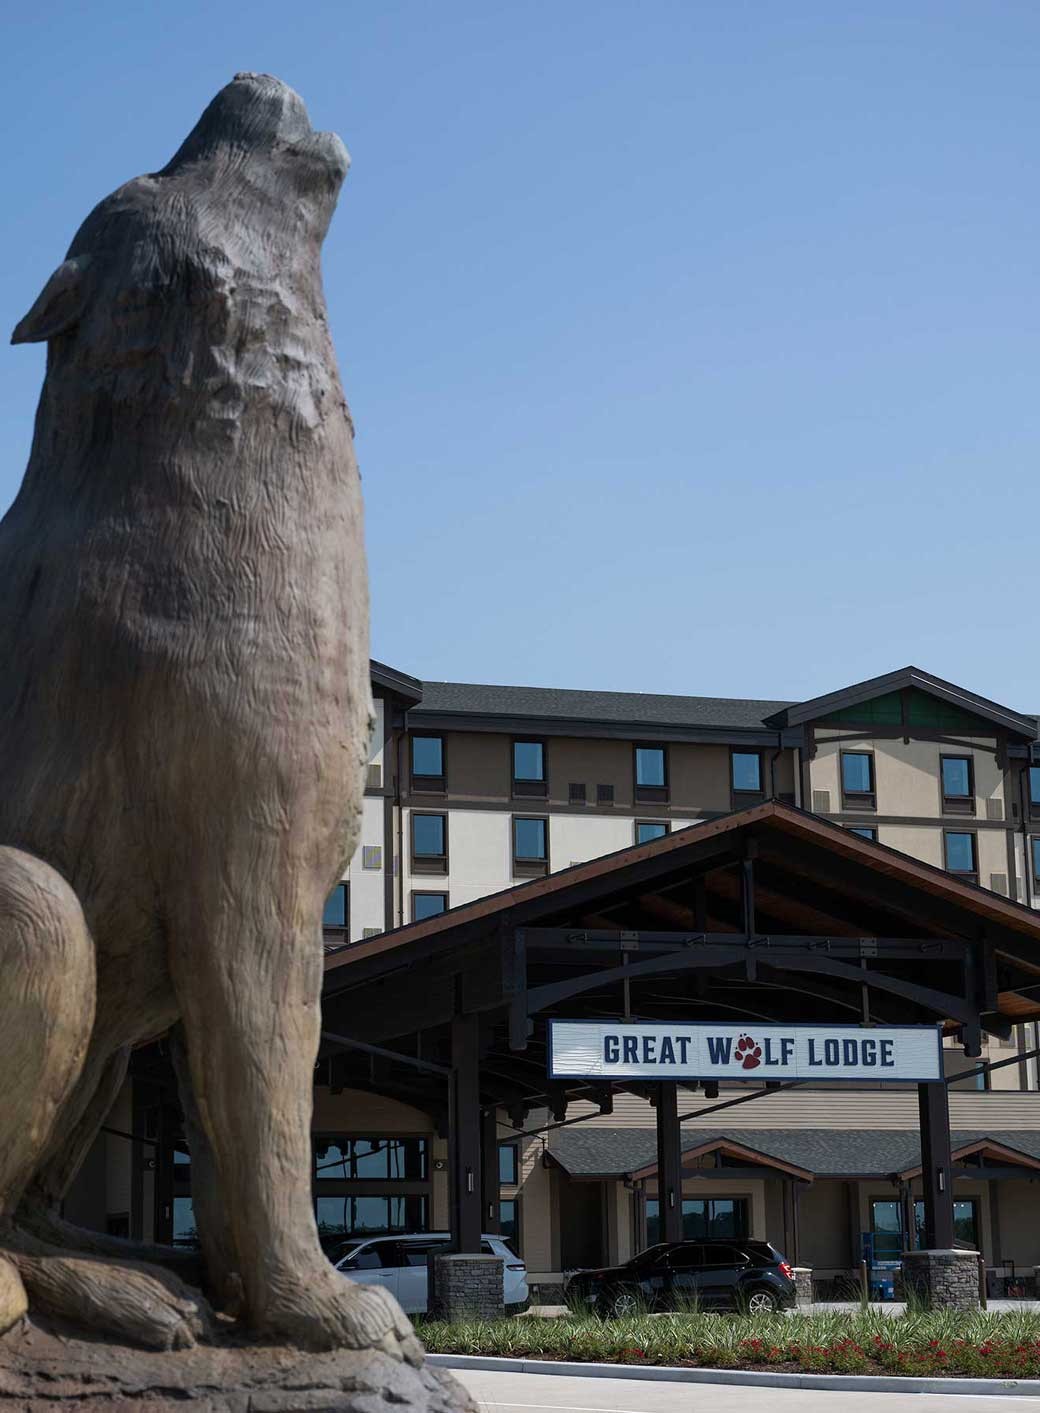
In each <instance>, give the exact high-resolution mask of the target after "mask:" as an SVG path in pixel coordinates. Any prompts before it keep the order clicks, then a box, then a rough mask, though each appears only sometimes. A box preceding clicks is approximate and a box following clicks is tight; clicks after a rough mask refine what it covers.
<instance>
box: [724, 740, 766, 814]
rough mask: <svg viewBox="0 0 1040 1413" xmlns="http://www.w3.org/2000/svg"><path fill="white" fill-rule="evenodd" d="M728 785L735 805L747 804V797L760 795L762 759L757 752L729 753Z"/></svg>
mask: <svg viewBox="0 0 1040 1413" xmlns="http://www.w3.org/2000/svg"><path fill="white" fill-rule="evenodd" d="M729 761H730V765H729V770H730V785H731V786H732V789H733V794H734V797H737V796H743V797H744V798H743V799H735V801H734V802H735V803H738V804H739V803H743V804H747V803H748V800H747V798H746V797H747V796H748V795H761V794H762V757H761V756H760V755H759V753H758V751H732V752H731V753H730V758H729Z"/></svg>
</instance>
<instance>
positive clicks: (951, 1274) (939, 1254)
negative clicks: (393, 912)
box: [903, 1251, 979, 1310]
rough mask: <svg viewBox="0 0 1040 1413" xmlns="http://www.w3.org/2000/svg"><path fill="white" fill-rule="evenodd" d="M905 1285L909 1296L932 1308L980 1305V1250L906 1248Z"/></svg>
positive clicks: (966, 1308)
mask: <svg viewBox="0 0 1040 1413" xmlns="http://www.w3.org/2000/svg"><path fill="white" fill-rule="evenodd" d="M903 1286H904V1289H905V1291H906V1298H907V1300H917V1301H919V1302H920V1303H921V1304H922V1305H925V1306H927V1307H929V1308H934V1309H942V1310H977V1309H978V1308H979V1253H978V1252H977V1251H904V1252H903Z"/></svg>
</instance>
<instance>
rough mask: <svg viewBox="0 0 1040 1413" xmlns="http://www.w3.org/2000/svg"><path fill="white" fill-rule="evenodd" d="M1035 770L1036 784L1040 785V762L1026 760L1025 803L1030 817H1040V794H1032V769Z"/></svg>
mask: <svg viewBox="0 0 1040 1413" xmlns="http://www.w3.org/2000/svg"><path fill="white" fill-rule="evenodd" d="M1034 770H1035V771H1036V772H1037V785H1038V786H1040V762H1037V764H1035V765H1034V764H1033V762H1032V761H1027V762H1026V805H1027V807H1028V809H1029V818H1030V819H1040V794H1037V795H1036V796H1034V795H1033V771H1034Z"/></svg>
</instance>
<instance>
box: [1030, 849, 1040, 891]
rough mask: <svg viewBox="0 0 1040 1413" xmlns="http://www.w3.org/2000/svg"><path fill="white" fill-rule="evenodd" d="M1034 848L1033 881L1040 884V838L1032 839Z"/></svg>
mask: <svg viewBox="0 0 1040 1413" xmlns="http://www.w3.org/2000/svg"><path fill="white" fill-rule="evenodd" d="M1029 842H1030V844H1031V845H1032V848H1033V882H1034V883H1036V884H1040V839H1031V840H1030V841H1029Z"/></svg>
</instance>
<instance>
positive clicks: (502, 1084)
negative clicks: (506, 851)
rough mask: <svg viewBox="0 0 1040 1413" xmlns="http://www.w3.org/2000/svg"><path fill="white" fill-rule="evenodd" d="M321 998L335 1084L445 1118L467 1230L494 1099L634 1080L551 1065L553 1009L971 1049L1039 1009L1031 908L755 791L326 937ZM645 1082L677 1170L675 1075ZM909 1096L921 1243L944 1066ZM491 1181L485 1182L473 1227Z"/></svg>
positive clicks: (939, 1164) (942, 1122)
mask: <svg viewBox="0 0 1040 1413" xmlns="http://www.w3.org/2000/svg"><path fill="white" fill-rule="evenodd" d="M323 1013H324V1030H325V1046H324V1051H323V1054H324V1057H325V1059H326V1060H327V1062H328V1064H329V1066H330V1073H331V1072H332V1071H333V1070H334V1071H335V1082H336V1083H337V1084H342V1085H345V1086H358V1085H360V1086H361V1087H365V1088H368V1089H374V1090H377V1091H379V1092H383V1093H386V1094H388V1095H392V1096H394V1097H397V1098H402V1099H406V1100H407V1102H409V1103H411V1104H416V1105H420V1106H422V1107H424V1108H426V1109H427V1111H428V1112H432V1113H434V1114H435V1115H439V1116H440V1118H441V1122H442V1124H443V1126H444V1127H445V1128H446V1129H448V1130H450V1132H451V1134H452V1135H453V1137H452V1142H453V1145H455V1144H458V1145H459V1146H458V1147H457V1148H455V1149H454V1150H453V1151H454V1156H453V1158H452V1174H453V1189H452V1190H453V1194H454V1196H453V1202H454V1203H455V1204H456V1205H455V1208H454V1210H455V1213H456V1216H457V1217H458V1220H459V1221H460V1222H463V1223H464V1224H465V1230H466V1232H467V1233H468V1234H467V1235H466V1236H465V1237H464V1240H465V1241H468V1242H477V1241H479V1232H480V1227H481V1202H482V1199H481V1196H480V1182H479V1179H478V1178H477V1177H476V1174H478V1173H479V1172H480V1171H481V1170H482V1169H483V1170H484V1171H485V1173H490V1171H491V1157H492V1156H493V1152H494V1149H493V1145H494V1140H495V1130H494V1120H495V1115H496V1113H497V1111H498V1110H500V1109H505V1110H506V1111H507V1112H508V1113H509V1115H510V1119H511V1122H512V1123H513V1125H514V1126H515V1127H517V1128H519V1127H522V1125H523V1124H524V1121H525V1116H526V1115H527V1114H528V1113H529V1112H530V1111H532V1110H544V1109H546V1108H547V1109H548V1110H549V1111H550V1112H551V1113H552V1115H553V1117H554V1119H555V1120H556V1121H557V1122H562V1121H563V1120H564V1117H565V1114H566V1110H567V1105H568V1103H569V1102H570V1101H571V1100H572V1099H579V1098H580V1099H584V1100H591V1101H592V1102H593V1103H595V1104H597V1105H598V1106H599V1107H600V1109H601V1111H603V1112H609V1110H610V1106H611V1103H612V1093H613V1089H614V1088H625V1087H627V1088H629V1089H635V1090H639V1089H640V1088H641V1086H638V1085H636V1084H635V1083H633V1082H631V1081H629V1082H628V1083H627V1085H626V1083H625V1082H624V1081H617V1082H615V1083H614V1084H613V1086H612V1083H611V1082H610V1081H607V1080H604V1079H602V1078H597V1079H589V1078H586V1079H582V1078H553V1079H551V1078H550V1077H549V1074H548V1064H547V1022H548V1021H549V1020H552V1019H560V1020H568V1021H581V1020H586V1021H588V1020H595V1021H604V1020H607V1021H610V1022H611V1023H614V1022H617V1023H618V1024H624V1023H625V1022H626V1021H629V1020H632V1021H635V1020H639V1021H645V1022H661V1023H664V1024H667V1023H668V1022H675V1023H679V1022H690V1021H697V1020H703V1021H708V1022H711V1023H713V1024H718V1023H719V1022H721V1021H728V1022H731V1023H738V1024H744V1023H746V1024H747V1025H748V1026H749V1027H750V1026H752V1025H754V1024H755V1023H761V1022H779V1023H784V1024H794V1023H795V1022H801V1023H806V1024H821V1025H832V1026H833V1025H837V1024H839V1023H844V1024H846V1025H852V1026H857V1027H858V1026H867V1027H870V1026H886V1027H893V1026H903V1025H932V1026H934V1025H936V1024H941V1025H943V1026H944V1027H945V1028H946V1029H947V1030H948V1031H949V1032H953V1033H956V1034H957V1036H958V1037H959V1039H960V1040H961V1042H962V1043H963V1046H964V1049H965V1051H966V1053H967V1054H968V1055H969V1056H976V1055H978V1054H979V1053H980V1048H981V1037H982V1034H983V1032H984V1031H989V1032H992V1033H994V1034H998V1035H1003V1036H1006V1035H1008V1034H1010V1031H1011V1028H1012V1025H1013V1024H1014V1023H1015V1022H1018V1021H1020V1020H1022V1019H1025V1018H1026V1017H1029V1016H1035V1015H1040V914H1037V913H1034V912H1033V911H1031V910H1030V909H1027V908H1024V907H1022V906H1020V905H1019V904H1017V903H1013V902H1010V901H1009V900H1008V899H1007V898H1004V897H1001V896H999V895H997V894H994V893H990V892H988V891H987V890H985V889H982V888H979V887H976V886H973V885H971V884H968V883H965V882H963V881H961V880H959V879H957V878H955V877H953V876H951V875H950V874H948V873H945V872H944V871H942V870H941V869H936V868H932V867H930V866H929V865H927V864H923V863H920V862H918V861H917V860H915V859H911V858H909V857H907V856H906V855H904V854H900V853H898V852H897V851H895V850H892V849H888V848H885V847H883V846H881V845H879V844H876V843H874V842H872V841H869V840H866V839H863V838H861V837H860V836H858V835H855V834H853V833H851V832H850V831H848V830H845V829H843V828H841V827H840V826H838V825H835V824H832V823H829V822H827V821H824V820H821V819H819V818H818V817H816V816H813V815H808V814H805V813H803V812H802V811H800V810H797V809H795V808H793V807H792V806H789V805H784V804H781V803H778V802H776V801H769V802H767V803H765V804H762V805H759V806H757V807H755V808H753V809H748V810H744V811H741V812H739V813H736V814H733V815H730V816H728V817H726V818H725V819H718V820H712V821H710V822H707V823H704V824H700V825H694V826H692V827H691V828H689V829H685V830H682V831H679V832H677V833H675V834H672V835H667V836H665V837H663V838H661V839H657V840H654V841H653V842H651V843H648V844H642V845H636V846H635V847H633V848H629V849H625V850H622V851H621V852H619V853H616V854H611V855H608V856H606V857H604V858H599V859H594V860H592V861H591V862H589V863H585V864H581V865H578V866H577V867H575V868H571V869H568V870H565V871H563V872H561V873H557V874H552V875H550V876H549V877H546V878H540V879H536V880H532V881H530V882H528V883H525V884H522V885H520V886H518V887H516V888H513V889H510V890H507V891H505V892H502V893H497V894H494V895H492V896H490V897H487V898H483V899H480V900H478V901H476V902H473V903H469V904H467V905H465V906H463V907H459V908H455V909H453V910H451V911H450V912H447V913H444V914H441V915H440V916H438V917H434V918H430V919H427V920H426V921H424V922H419V923H414V924H412V925H411V926H409V927H404V928H401V929H399V930H398V931H397V932H392V933H388V934H386V935H384V936H382V937H378V938H373V939H371V940H369V941H365V942H361V943H357V944H354V945H352V946H350V947H347V948H344V949H343V950H342V951H340V952H337V953H333V954H331V955H329V956H328V958H327V960H326V978H325V993H324V1002H323ZM684 1082H685V1081H684ZM654 1088H655V1090H656V1098H657V1100H658V1109H657V1114H658V1160H659V1162H664V1163H665V1165H666V1166H667V1168H668V1171H669V1174H670V1178H671V1183H672V1186H675V1185H676V1184H677V1183H678V1181H679V1169H680V1162H681V1157H680V1147H679V1133H680V1129H679V1120H680V1117H681V1115H680V1114H679V1112H678V1110H677V1106H676V1085H675V1084H674V1083H671V1084H669V1083H659V1084H656V1085H655V1086H654ZM919 1097H920V1101H921V1116H922V1133H923V1135H924V1139H925V1143H924V1164H925V1169H926V1173H927V1182H926V1184H925V1205H926V1211H927V1213H929V1214H931V1213H933V1212H934V1211H938V1210H940V1209H942V1210H943V1211H945V1212H946V1218H945V1219H944V1220H945V1227H944V1228H943V1229H942V1230H939V1228H934V1229H933V1227H931V1226H930V1227H929V1237H928V1240H929V1243H930V1244H935V1245H940V1246H941V1245H943V1244H944V1241H943V1239H936V1237H937V1234H938V1237H939V1238H943V1237H945V1244H946V1245H949V1244H950V1243H951V1242H952V1221H953V1218H952V1208H950V1205H949V1184H948V1183H947V1182H946V1178H947V1177H952V1173H951V1172H950V1158H949V1144H948V1139H949V1128H948V1115H947V1105H946V1090H945V1086H944V1084H943V1081H942V1080H941V1079H938V1080H933V1081H931V1082H928V1083H922V1084H921V1085H920V1086H919ZM481 1116H483V1117H481ZM697 1141H699V1142H701V1141H703V1131H702V1134H701V1136H699V1138H698V1140H697ZM481 1151H483V1154H484V1158H483V1161H482V1160H481ZM772 1156H773V1157H774V1160H775V1161H778V1162H788V1163H793V1165H794V1166H796V1167H799V1168H804V1169H805V1170H806V1171H816V1170H815V1169H814V1168H813V1166H812V1163H811V1162H808V1161H805V1162H800V1161H799V1160H798V1159H797V1158H796V1157H795V1158H789V1157H781V1155H780V1154H774V1155H772ZM916 1159H917V1155H916V1154H913V1153H912V1154H908V1155H906V1157H905V1158H904V1159H903V1160H902V1161H903V1165H904V1166H906V1165H907V1164H910V1163H912V1162H913V1161H915V1160H916ZM898 1166H899V1160H897V1161H896V1162H894V1164H893V1168H892V1169H891V1170H890V1171H895V1170H896V1168H898ZM876 1168H877V1164H876V1162H874V1163H871V1165H870V1167H869V1169H868V1170H870V1171H876ZM494 1191H497V1188H495V1186H494V1184H493V1183H491V1181H490V1178H489V1179H488V1182H487V1183H486V1184H485V1192H484V1197H483V1203H484V1208H485V1213H486V1214H485V1223H486V1222H487V1221H488V1220H490V1217H489V1216H488V1215H487V1213H490V1212H491V1211H492V1209H493V1208H494V1207H495V1203H496V1202H497V1197H495V1196H494ZM453 1220H454V1219H453ZM672 1220H673V1217H672V1215H671V1214H670V1213H666V1214H665V1229H666V1230H667V1229H668V1224H669V1222H671V1221H672ZM928 1221H929V1222H931V1216H929V1217H928ZM485 1229H486V1226H485ZM463 1249H464V1250H472V1249H475V1247H474V1246H473V1245H464V1246H463Z"/></svg>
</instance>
